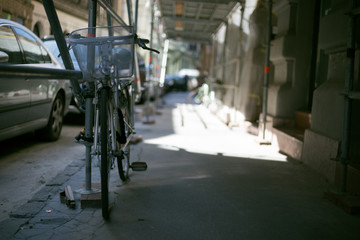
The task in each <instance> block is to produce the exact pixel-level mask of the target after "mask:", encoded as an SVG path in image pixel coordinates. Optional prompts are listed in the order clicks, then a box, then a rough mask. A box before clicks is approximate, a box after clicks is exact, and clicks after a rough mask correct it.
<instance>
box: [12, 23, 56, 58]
mask: <svg viewBox="0 0 360 240" xmlns="http://www.w3.org/2000/svg"><path fill="white" fill-rule="evenodd" d="M14 30H15V32H16V33H17V35H18V38H19V40H20V43H21V45H22V47H23V50H24V55H25V61H26V63H49V62H51V61H50V57H49V56H48V54H47V53H46V51H45V49H41V46H40V44H39V43H38V42H37V41H36V39H35V38H34V37H33V36H31V35H30V34H29V33H27V32H25V31H24V30H22V29H19V28H16V27H14ZM44 57H45V58H44Z"/></svg>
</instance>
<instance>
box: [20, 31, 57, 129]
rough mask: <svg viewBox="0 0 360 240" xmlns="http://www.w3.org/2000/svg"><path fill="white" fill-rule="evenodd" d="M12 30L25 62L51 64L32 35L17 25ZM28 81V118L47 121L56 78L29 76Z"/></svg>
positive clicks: (32, 64)
mask: <svg viewBox="0 0 360 240" xmlns="http://www.w3.org/2000/svg"><path fill="white" fill-rule="evenodd" d="M14 31H15V32H16V34H17V37H18V39H19V42H20V45H21V47H22V49H23V53H24V56H25V63H26V64H29V65H31V66H41V67H50V66H52V65H51V58H50V56H49V55H48V54H47V52H46V50H45V49H44V48H43V47H42V46H41V44H40V43H39V42H38V41H37V40H36V38H35V37H34V36H32V35H31V34H30V33H28V32H26V31H24V30H23V29H20V28H17V27H14ZM52 67H53V66H52ZM29 82H30V90H31V92H30V93H31V107H30V113H29V119H28V120H29V121H35V120H36V121H43V122H47V121H48V117H49V113H50V109H51V101H52V99H53V98H54V97H55V94H56V90H57V89H56V86H57V85H58V80H51V79H36V78H31V79H29Z"/></svg>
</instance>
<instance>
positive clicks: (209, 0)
mask: <svg viewBox="0 0 360 240" xmlns="http://www.w3.org/2000/svg"><path fill="white" fill-rule="evenodd" d="M176 1H179V2H195V3H215V4H228V3H231V2H241V1H243V0H176Z"/></svg>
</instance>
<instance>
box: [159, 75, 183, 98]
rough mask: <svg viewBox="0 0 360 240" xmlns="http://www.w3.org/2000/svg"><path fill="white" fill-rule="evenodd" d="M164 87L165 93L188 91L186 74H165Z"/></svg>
mask: <svg viewBox="0 0 360 240" xmlns="http://www.w3.org/2000/svg"><path fill="white" fill-rule="evenodd" d="M164 88H165V93H168V92H171V91H186V90H187V83H186V79H185V77H184V76H179V75H177V74H168V75H166V76H165V83H164Z"/></svg>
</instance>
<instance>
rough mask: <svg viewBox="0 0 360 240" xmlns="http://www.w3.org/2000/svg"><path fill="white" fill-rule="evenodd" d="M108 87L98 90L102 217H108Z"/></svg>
mask: <svg viewBox="0 0 360 240" xmlns="http://www.w3.org/2000/svg"><path fill="white" fill-rule="evenodd" d="M108 94H109V89H108V88H102V89H101V90H100V149H101V165H100V174H101V208H102V216H103V218H104V219H108V218H109V170H110V163H109V154H108V153H109V148H108V146H109V145H108V139H109V128H108V115H107V114H108Z"/></svg>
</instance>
